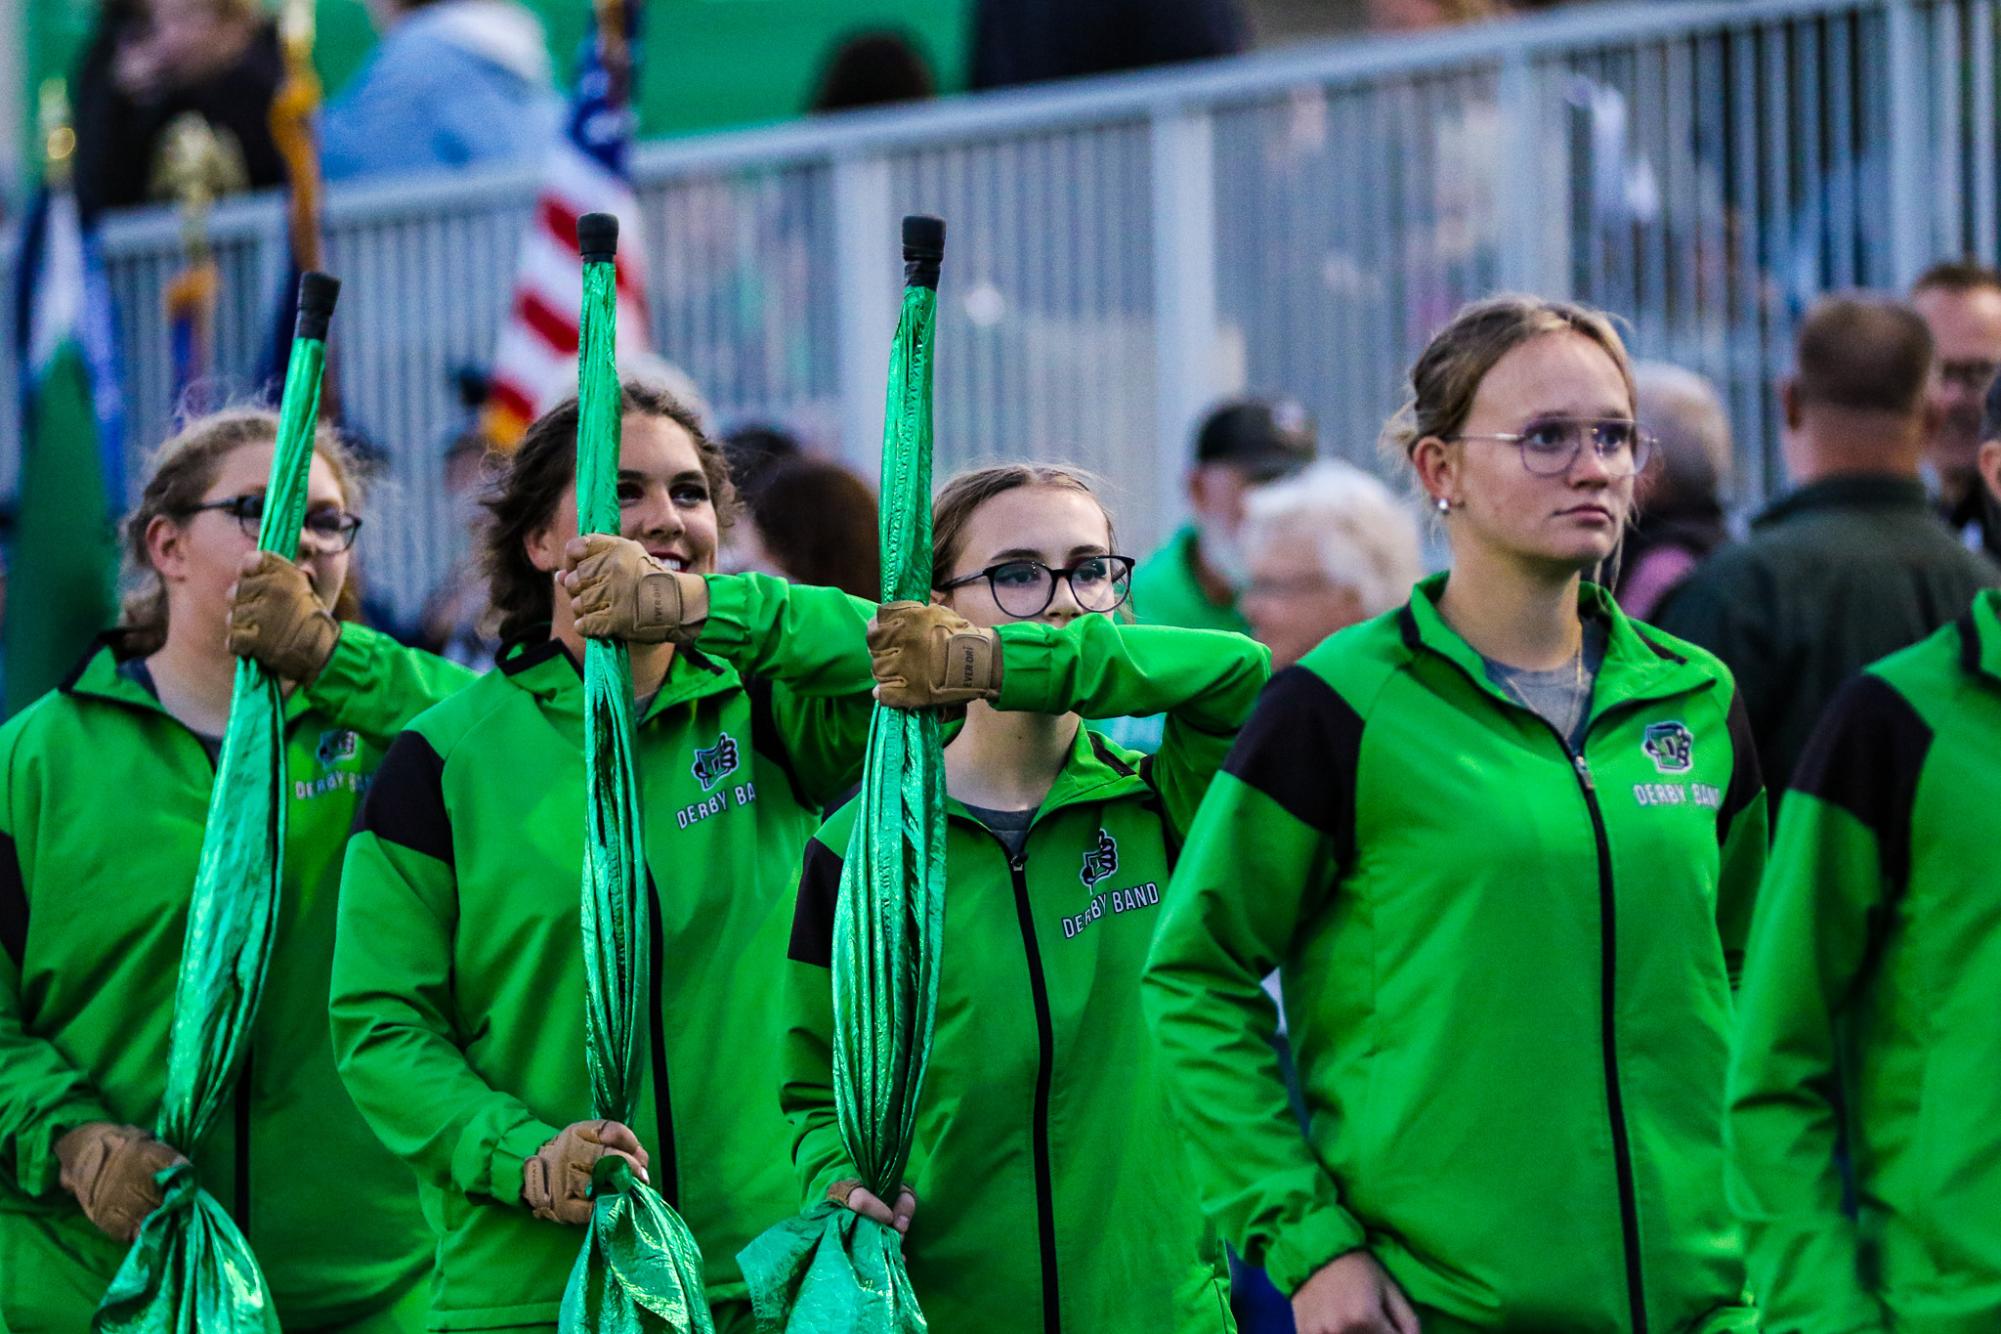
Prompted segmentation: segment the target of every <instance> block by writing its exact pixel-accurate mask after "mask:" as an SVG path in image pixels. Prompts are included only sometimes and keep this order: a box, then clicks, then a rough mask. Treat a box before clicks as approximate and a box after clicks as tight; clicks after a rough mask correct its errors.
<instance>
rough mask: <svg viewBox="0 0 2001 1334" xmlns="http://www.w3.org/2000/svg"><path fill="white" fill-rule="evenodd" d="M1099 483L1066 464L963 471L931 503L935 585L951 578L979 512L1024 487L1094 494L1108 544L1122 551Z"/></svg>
mask: <svg viewBox="0 0 2001 1334" xmlns="http://www.w3.org/2000/svg"><path fill="white" fill-rule="evenodd" d="M1096 482H1097V479H1096V478H1095V477H1093V476H1092V475H1091V474H1090V473H1088V472H1085V471H1084V470H1083V469H1082V468H1073V467H1070V466H1069V465H1068V464H1063V463H1000V464H995V465H993V466H991V467H986V468H975V469H973V470H972V471H970V472H962V473H960V474H959V475H958V476H957V477H954V478H953V479H952V480H951V481H949V482H947V483H945V485H944V487H943V488H942V489H941V490H940V491H939V492H938V498H937V500H935V501H933V502H932V505H931V582H932V584H933V585H936V584H938V583H939V582H941V581H943V580H945V579H949V578H951V577H952V566H953V564H954V563H956V562H957V561H958V559H959V555H960V552H959V548H960V546H961V545H962V544H963V543H964V541H965V538H966V525H967V523H969V522H970V521H971V520H972V517H973V513H974V511H976V510H978V509H979V507H980V506H982V505H984V504H986V503H987V502H988V501H989V500H992V499H993V498H994V497H995V496H1001V495H1006V494H1007V493H1008V492H1010V491H1018V490H1020V489H1021V488H1022V487H1025V486H1051V487H1055V488H1057V489H1058V490H1062V491H1075V492H1077V493H1078V494H1080V495H1086V496H1089V497H1090V498H1091V499H1092V500H1093V501H1094V502H1096V504H1097V506H1098V509H1099V511H1100V512H1101V513H1103V514H1104V516H1105V535H1106V540H1107V542H1108V544H1109V545H1110V546H1111V547H1112V548H1113V549H1115V550H1116V549H1117V547H1118V525H1117V523H1116V522H1114V520H1113V519H1112V512H1111V510H1110V509H1109V508H1107V507H1106V505H1105V502H1104V499H1103V498H1102V497H1100V496H1099V494H1098V489H1097V486H1096V485H1095V483H1096Z"/></svg>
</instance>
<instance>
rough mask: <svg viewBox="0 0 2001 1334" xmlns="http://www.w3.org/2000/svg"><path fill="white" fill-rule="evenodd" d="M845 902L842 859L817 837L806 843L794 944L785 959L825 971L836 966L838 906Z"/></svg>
mask: <svg viewBox="0 0 2001 1334" xmlns="http://www.w3.org/2000/svg"><path fill="white" fill-rule="evenodd" d="M840 901H841V858H840V856H839V855H838V854H837V853H835V852H834V850H833V849H832V848H829V847H828V846H827V845H826V844H825V843H822V842H821V841H820V840H819V839H817V838H811V839H807V840H806V859H805V864H804V865H803V866H802V867H801V868H800V871H799V902H798V905H797V906H796V907H795V908H794V909H793V910H792V944H791V947H790V948H789V949H787V950H786V952H785V957H786V958H788V959H790V960H792V961H793V962H794V963H810V964H814V965H817V966H818V967H821V968H832V967H833V966H834V905H835V904H837V903H839V902H840Z"/></svg>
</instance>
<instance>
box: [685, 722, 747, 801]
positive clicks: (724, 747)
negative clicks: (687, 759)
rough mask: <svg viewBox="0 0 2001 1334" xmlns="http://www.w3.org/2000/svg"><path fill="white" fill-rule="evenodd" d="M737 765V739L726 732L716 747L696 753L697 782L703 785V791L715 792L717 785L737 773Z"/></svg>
mask: <svg viewBox="0 0 2001 1334" xmlns="http://www.w3.org/2000/svg"><path fill="white" fill-rule="evenodd" d="M736 765H737V753H736V738H734V737H732V736H731V735H730V734H729V733H728V732H724V733H723V734H722V735H720V736H718V737H717V738H716V744H715V745H713V746H710V747H709V748H708V749H707V750H698V751H696V752H695V767H694V775H695V781H696V782H697V783H700V784H701V785H702V791H704V792H709V791H713V790H714V788H715V786H716V784H718V783H720V782H722V781H723V780H724V779H725V778H728V777H729V776H730V775H731V774H733V773H735V772H736Z"/></svg>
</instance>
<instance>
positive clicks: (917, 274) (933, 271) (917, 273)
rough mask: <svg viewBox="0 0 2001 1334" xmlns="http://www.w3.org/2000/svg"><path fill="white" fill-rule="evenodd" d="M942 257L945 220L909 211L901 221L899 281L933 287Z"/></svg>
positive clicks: (905, 283)
mask: <svg viewBox="0 0 2001 1334" xmlns="http://www.w3.org/2000/svg"><path fill="white" fill-rule="evenodd" d="M944 258H945V220H944V219H943V218H934V217H932V216H931V215H930V214H928V213H912V214H911V215H909V216H908V217H906V218H905V219H904V220H903V284H904V286H906V287H936V286H937V285H938V266H939V264H940V263H941V262H942V261H943V260H944Z"/></svg>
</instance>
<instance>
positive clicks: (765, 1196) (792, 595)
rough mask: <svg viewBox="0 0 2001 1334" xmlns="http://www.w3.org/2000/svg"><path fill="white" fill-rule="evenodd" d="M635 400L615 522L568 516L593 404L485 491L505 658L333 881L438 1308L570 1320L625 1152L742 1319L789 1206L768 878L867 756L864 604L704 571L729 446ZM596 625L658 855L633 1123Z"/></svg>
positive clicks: (569, 407) (340, 1041) (461, 1316)
mask: <svg viewBox="0 0 2001 1334" xmlns="http://www.w3.org/2000/svg"><path fill="white" fill-rule="evenodd" d="M622 418H623V422H622V444H621V449H620V464H619V483H618V485H619V501H620V510H621V528H622V530H623V533H624V536H623V537H609V536H600V537H593V538H591V539H589V540H588V541H583V540H580V539H578V538H577V537H576V532H577V517H576V484H575V483H576V476H575V474H576V433H577V408H576V403H575V401H574V400H572V401H571V402H569V403H568V404H565V405H564V406H562V407H559V408H557V409H555V410H554V411H552V412H550V413H549V414H547V415H546V416H544V417H543V418H542V419H541V420H539V421H538V422H537V423H536V424H535V425H534V426H532V427H531V428H530V429H529V431H528V433H527V435H526V437H525V438H524V440H523V442H522V445H521V448H520V450H519V451H518V452H517V453H516V454H515V456H514V459H513V461H512V463H511V465H510V466H509V468H508V471H507V474H506V475H505V477H504V478H502V479H501V481H500V483H499V485H498V487H497V489H496V491H495V494H494V495H493V497H492V498H491V499H490V500H489V502H488V509H489V514H490V518H491V524H490V527H489V531H488V534H487V538H486V546H487V550H486V558H487V563H488V567H489V570H490V572H491V577H492V592H493V597H492V605H493V606H494V607H496V608H498V609H499V610H500V611H501V612H502V613H503V619H502V623H501V627H500V628H501V634H502V638H503V640H504V641H506V646H505V647H504V648H503V649H502V651H501V655H500V659H499V663H498V665H497V667H496V669H495V670H494V671H493V672H491V673H489V674H488V675H487V676H486V677H485V678H483V679H482V680H481V681H480V682H479V683H478V684H477V685H475V686H473V687H472V688H471V689H469V690H467V691H465V692H464V693H462V694H461V695H459V696H458V697H457V698H455V699H452V700H450V701H448V702H447V703H445V704H444V705H442V706H440V707H439V708H437V709H434V710H432V711H430V712H429V713H427V714H425V715H423V716H422V717H420V718H418V719H417V720H416V722H415V723H414V724H412V726H411V728H410V730H409V731H407V732H405V733H404V734H403V736H401V737H400V738H398V740H397V741H396V743H395V745H394V747H393V748H392V749H391V750H390V753H389V757H388V759H387V760H386V761H385V762H384V764H383V769H382V774H381V777H380V779H379V780H378V781H377V783H376V785H375V788H374V790H373V791H372V792H371V794H370V796H369V799H368V801H367V802H366V803H365V804H364V805H363V808H362V811H361V815H360V819H359V822H358V827H357V832H356V835H355V838H354V841H353V844H352V846H351V848H350V850H349V853H348V858H347V868H346V872H345V876H344V879H343V881H342V887H341V916H340V928H339V938H338V941H337V943H336V947H335V959H334V977H333V989H332V1013H333V1030H334V1047H335V1052H336V1056H337V1059H338V1061H339V1065H340V1070H341V1074H342V1076H343V1077H344V1078H345V1080H346V1082H347V1087H348V1090H349V1092H351V1093H352V1094H353V1096H354V1100H355V1102H356V1104H357V1105H358V1106H359V1107H360V1108H361V1112H362V1115H363V1116H365V1117H366V1118H367V1120H368V1122H369V1124H370V1125H371V1126H372V1127H373V1128H374V1129H375V1132H376V1133H377V1134H378V1135H380V1136H381V1138H382V1141H383V1143H385V1144H386V1145H388V1147H389V1148H390V1150H391V1151H392V1152H394V1153H395V1154H396V1155H397V1156H398V1157H400V1158H402V1159H403V1160H404V1161H406V1162H407V1163H408V1164H409V1165H410V1167H411V1168H413V1169H414V1170H415V1171H416V1174H417V1178H418V1182H419V1186H420V1191H421V1194H422V1197H423V1200H424V1207H425V1211H426V1213H427V1215H428V1216H429V1217H430V1219H431V1220H432V1224H433V1226H434V1228H435V1229H436V1230H437V1232H438V1234H439V1236H438V1246H437V1255H436V1260H435V1264H434V1268H433V1272H432V1278H431V1313H430V1327H431V1328H433V1329H502V1328H505V1329H535V1328H540V1329H548V1328H553V1327H554V1325H555V1323H556V1319H557V1314H558V1309H559V1306H560V1304H561V1301H562V1296H563V1289H564V1285H565V1283H566V1281H567V1280H568V1278H569V1274H570V1270H571V1267H572V1266H573V1265H574V1264H575V1262H576V1259H577V1256H578V1253H579V1250H580V1249H581V1247H582V1244H583V1240H584V1237H583V1232H582V1231H581V1225H582V1224H583V1223H584V1222H586V1221H587V1219H588V1218H589V1214H590V1203H589V1198H588V1190H589V1184H590V1169H591V1164H592V1163H593V1162H594V1161H595V1160H596V1159H597V1158H599V1157H601V1156H603V1155H604V1154H606V1153H617V1154H621V1155H624V1156H625V1157H627V1158H628V1159H629V1160H630V1161H631V1162H633V1163H634V1165H635V1166H636V1167H637V1168H638V1169H639V1171H640V1173H641V1174H642V1175H643V1176H644V1177H646V1178H647V1179H648V1180H650V1181H651V1183H652V1184H653V1186H654V1187H655V1188H656V1189H658V1190H659V1191H660V1192H661V1194H662V1195H664V1196H665V1197H666V1199H667V1201H668V1202H669V1203H670V1204H671V1205H673V1206H674V1207H675V1208H676V1209H678V1210H679V1211H680V1212H681V1214H682V1216H683V1217H684V1218H685V1219H686V1220H687V1222H688V1225H689V1227H690V1228H691V1229H692V1230H693V1232H694V1235H695V1239H696V1241H697V1242H698V1243H700V1245H701V1248H702V1252H703V1256H704V1260H705V1273H706V1283H707V1290H708V1295H709V1298H710V1301H711V1304H712V1307H713V1309H714V1311H715V1314H716V1318H717V1326H718V1328H719V1329H721V1330H724V1331H729V1330H747V1329H748V1328H749V1327H750V1315H749V1306H748V1299H747V1296H746V1294H745V1292H744V1287H743V1280H742V1278H741V1276H740V1274H739V1272H738V1269H737V1265H736V1259H735V1257H736V1253H737V1251H738V1250H739V1249H741V1248H742V1247H743V1246H744V1245H745V1244H746V1243H747V1242H748V1241H749V1240H750V1239H751V1237H752V1236H754V1235H755V1234H756V1233H757V1232H758V1231H760V1230H761V1229H762V1228H763V1227H764V1226H765V1225H767V1224H768V1223H769V1222H770V1221H771V1220H772V1219H773V1218H776V1217H779V1216H781V1215H783V1214H785V1213H788V1212H790V1210H791V1206H792V1204H793V1193H792V1188H791V1182H790V1170H789V1167H788V1165H787V1140H786V1131H785V1123H784V1120H783V1118H782V1117H781V1116H780V1114H779V1111H778V1105H777V1098H776V1094H775V1089H776V1087H777V1081H778V1074H777V1066H776V1059H777V1058H776V1054H775V1053H776V1045H777V1036H778V1029H777V1024H776V1007H775V1006H774V1005H773V1004H772V1003H771V1002H770V1000H769V997H770V996H771V994H772V993H773V991H774V990H775V988H776V986H777V984H778V973H779V970H780V969H781V968H782V966H783V958H784V950H785V945H784V932H785V926H786V920H787V919H786V916H785V914H784V913H782V912H779V911H774V905H775V904H776V903H777V902H778V901H779V900H780V898H781V897H783V896H785V895H787V894H788V892H789V890H790V888H791V885H792V883H793V875H794V873H795V868H796V867H797V865H798V859H799V855H800V851H801V849H803V848H804V847H805V845H806V840H807V839H808V838H809V837H811V835H812V831H813V829H814V828H815V827H816V826H817V824H818V821H819V814H820V811H821V810H822V808H823V807H824V805H825V803H827V802H828V801H830V800H831V799H832V798H833V797H834V796H835V795H836V794H837V793H839V792H841V791H842V790H844V789H845V788H846V787H848V786H849V785H850V784H852V783H853V782H854V781H855V779H856V778H857V777H858V775H859V771H860V765H861V759H862V755H863V751H864V748H865V745H866V740H867V730H868V718H869V711H870V707H871V705H870V700H869V695H868V690H869V687H870V684H871V682H870V678H869V674H868V658H867V654H866V651H865V645H864V642H863V638H864V634H865V632H866V625H867V616H868V606H867V604H863V603H856V602H854V601H852V600H851V599H849V598H848V597H847V596H846V595H844V594H841V593H838V592H835V591H832V590H826V589H794V588H792V587H790V586H789V585H787V584H785V583H784V582H783V581H781V580H777V579H772V578H769V577H767V576H764V575H735V576H725V577H716V578H713V579H706V578H705V577H704V576H706V575H707V574H708V572H709V571H711V570H712V569H713V568H714V564H715V556H716V545H717V539H718V533H719V530H720V529H721V528H722V526H723V525H724V524H725V523H726V522H727V521H728V519H729V517H730V514H731V509H732V506H733V496H732V493H731V490H730V486H729V480H728V474H727V471H726V469H725V466H724V463H723V458H722V454H721V451H720V449H719V448H718V447H717V446H716V445H714V444H713V443H712V442H710V441H709V440H708V439H707V438H706V437H704V435H703V434H702V431H701V427H700V425H699V423H698V422H697V420H696V419H695V417H694V416H693V415H691V414H690V413H689V412H688V411H687V410H686V409H684V408H683V407H681V406H680V405H679V404H677V403H676V402H675V401H674V400H673V399H671V398H669V397H668V396H666V395H664V394H662V393H660V392H658V391H655V390H651V389H647V388H643V387H640V386H638V385H634V384H628V385H627V386H626V387H625V389H624V401H623V411H622ZM573 593H574V597H573V596H572V594H573ZM586 634H589V635H591V636H593V637H615V638H622V639H626V640H628V641H631V643H632V676H633V686H634V690H635V694H636V698H637V705H636V708H635V715H636V726H635V729H634V733H635V734H634V747H635V765H636V769H637V772H638V775H639V781H640V786H641V794H642V802H643V806H644V811H645V830H644V841H645V847H646V851H647V857H648V861H649V864H650V865H649V870H650V872H651V876H650V879H651V882H652V885H651V888H652V894H651V896H650V904H649V915H650V935H651V947H650V952H651V958H652V965H651V970H650V984H651V987H652V995H651V997H650V998H649V1000H648V1002H647V1005H646V1007H645V1008H646V1011H647V1022H646V1025H645V1029H644V1032H643V1035H642V1040H643V1041H644V1042H645V1043H646V1050H647V1051H648V1052H649V1056H648V1058H647V1060H646V1063H645V1067H644V1074H643V1078H642V1082H641V1089H640V1092H639V1105H640V1106H641V1107H642V1108H644V1109H645V1111H644V1113H643V1114H642V1115H640V1116H638V1117H635V1124H633V1125H621V1124H617V1123H614V1122H601V1121H599V1120H598V1119H596V1118H595V1117H593V1116H592V1115H591V1093H590V1084H589V1081H588V1079H587V1077H586V1071H585V1064H584V1005H585V990H584V988H585V979H584V958H583V934H582V927H581V924H580V916H581V909H580V891H579V883H580V881H579V876H580V875H581V868H582V866H583V857H584V748H583V679H582V675H581V667H580V665H581V662H582V659H583V645H584V636H585V635H586ZM698 635H699V640H698V642H696V641H697V636H698Z"/></svg>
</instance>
